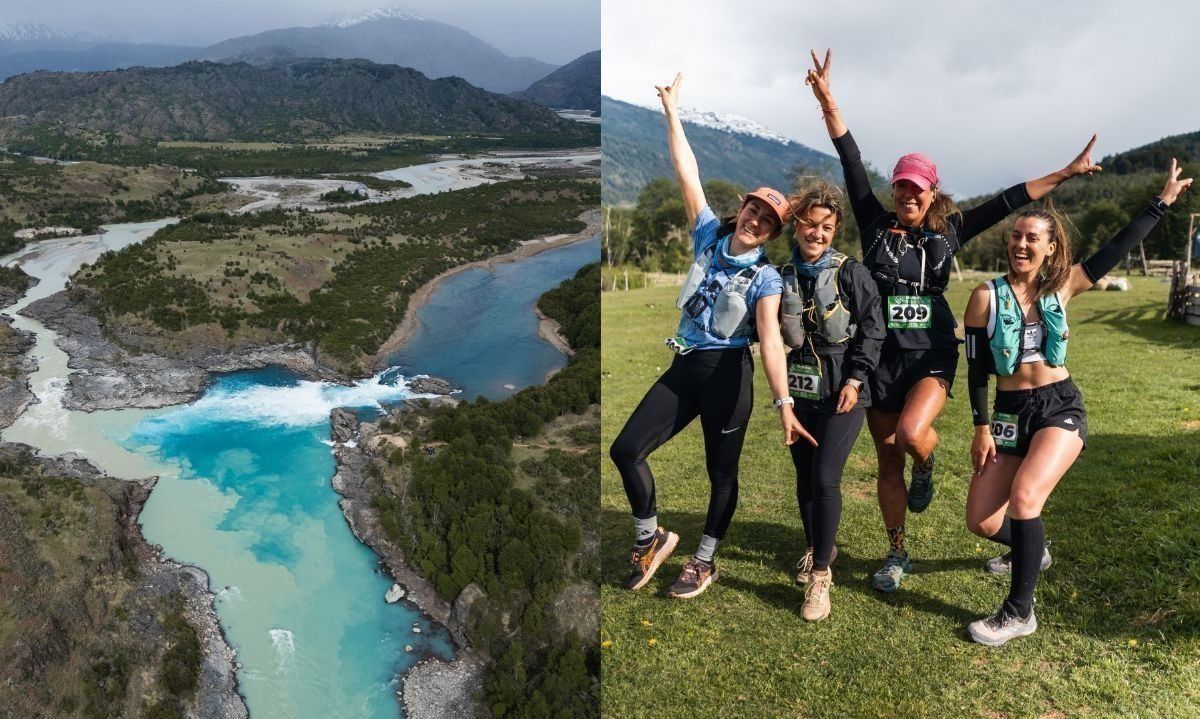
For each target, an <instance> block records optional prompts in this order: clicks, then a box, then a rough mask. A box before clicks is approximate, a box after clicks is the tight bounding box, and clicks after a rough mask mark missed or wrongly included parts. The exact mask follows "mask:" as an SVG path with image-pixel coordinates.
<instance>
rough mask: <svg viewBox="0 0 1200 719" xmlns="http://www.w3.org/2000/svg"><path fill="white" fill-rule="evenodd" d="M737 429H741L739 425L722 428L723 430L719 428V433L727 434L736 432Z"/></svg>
mask: <svg viewBox="0 0 1200 719" xmlns="http://www.w3.org/2000/svg"><path fill="white" fill-rule="evenodd" d="M739 429H741V427H734V428H733V429H723V430H721V434H729V433H731V432H736V431H738V430H739Z"/></svg>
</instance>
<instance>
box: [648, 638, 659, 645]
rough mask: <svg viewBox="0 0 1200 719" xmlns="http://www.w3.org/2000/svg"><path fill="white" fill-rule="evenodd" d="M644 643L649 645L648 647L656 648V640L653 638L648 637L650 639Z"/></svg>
mask: <svg viewBox="0 0 1200 719" xmlns="http://www.w3.org/2000/svg"><path fill="white" fill-rule="evenodd" d="M646 643H647V644H649V645H650V646H652V647H657V646H658V640H657V639H655V638H654V637H650V639H648V640H647V641H646Z"/></svg>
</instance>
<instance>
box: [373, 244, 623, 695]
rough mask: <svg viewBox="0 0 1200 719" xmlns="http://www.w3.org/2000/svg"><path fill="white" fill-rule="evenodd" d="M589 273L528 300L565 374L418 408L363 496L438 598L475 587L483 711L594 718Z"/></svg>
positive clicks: (595, 450)
mask: <svg viewBox="0 0 1200 719" xmlns="http://www.w3.org/2000/svg"><path fill="white" fill-rule="evenodd" d="M598 270H599V266H598V265H595V264H593V265H589V266H587V267H584V268H582V269H580V270H579V272H578V273H576V275H575V277H574V278H573V279H572V280H568V281H567V282H565V283H563V285H562V286H560V287H559V288H558V289H556V290H553V291H551V292H549V293H547V294H545V295H543V297H542V299H541V301H539V307H540V308H541V309H542V311H543V312H544V313H546V314H547V315H548V316H550V317H552V318H553V319H555V320H557V321H558V322H560V323H561V324H562V326H563V327H564V328H566V329H567V337H568V339H569V340H570V343H571V346H572V348H573V349H574V350H575V356H574V357H573V358H572V359H571V360H570V361H569V362H568V364H567V366H566V367H565V368H564V369H563V370H562V371H560V372H558V373H557V374H555V375H554V377H553V378H551V379H550V381H549V382H548V383H547V384H546V385H545V386H541V387H530V388H528V389H525V390H522V391H521V392H519V393H517V394H516V395H515V396H513V397H511V398H509V399H507V400H505V401H503V402H494V403H493V402H488V401H486V400H483V399H480V400H477V401H476V402H473V403H469V404H463V405H459V406H458V407H455V408H442V409H439V410H431V411H432V412H433V415H432V422H431V423H428V424H422V425H421V426H422V427H424V428H423V429H420V430H418V434H417V435H416V436H415V437H414V440H415V441H413V442H412V443H411V444H410V445H409V449H408V450H407V451H405V450H397V451H396V452H395V453H394V454H393V455H392V456H391V460H390V462H389V463H388V465H387V468H386V469H385V470H384V472H383V474H384V485H385V487H388V488H389V489H388V493H386V494H384V495H383V496H381V497H380V498H379V499H378V501H377V502H376V506H377V507H378V508H379V510H380V512H381V515H382V521H383V525H384V527H385V528H386V529H387V531H388V534H389V537H390V538H391V539H392V541H394V542H395V543H397V544H398V545H399V546H401V547H402V548H403V549H404V551H405V555H406V557H408V558H409V559H410V560H411V562H412V563H413V565H414V566H415V567H416V568H417V569H418V570H419V571H420V572H421V574H422V575H423V576H425V577H426V578H428V579H429V580H430V581H432V582H433V583H434V585H435V586H436V587H437V590H438V592H439V593H440V594H441V595H442V596H443V597H444V598H445V599H446V600H447V601H454V600H455V599H456V598H459V597H460V594H465V593H464V591H463V590H464V589H466V588H468V586H470V587H473V588H474V589H473V590H471V592H470V593H472V594H475V595H476V598H475V599H474V600H473V601H472V603H471V612H470V622H469V626H468V630H469V632H468V633H469V637H470V640H471V644H472V646H473V647H474V648H476V649H477V650H478V651H480V652H482V653H484V654H485V655H486V656H488V657H490V658H491V660H492V661H491V663H490V666H489V668H488V673H487V678H486V681H485V704H486V706H488V708H489V709H490V710H491V712H492V715H493V716H496V717H550V716H564V717H566V716H570V717H589V716H596V714H597V711H598V674H599V656H598V651H599V649H598V640H599V637H598V636H597V634H596V633H595V626H596V624H595V620H596V613H597V612H598V604H597V601H596V597H595V594H594V592H595V584H596V581H597V566H598V565H597V557H596V551H597V541H596V536H597V535H596V532H597V530H598V527H597V524H596V522H597V519H598V518H597V516H596V512H595V507H596V506H597V503H598V501H599V500H598V494H597V493H598V486H599V485H598V476H597V468H598V466H599V447H598V445H599V428H598V426H597V424H596V422H597V418H596V413H595V411H594V409H592V407H593V406H594V405H595V404H596V403H598V402H599V401H600V363H599V342H600V333H599V328H600V304H599V271H598ZM585 413H586V414H587V416H586V417H585V416H584V415H585ZM430 443H436V444H438V445H439V447H438V449H437V452H436V454H434V456H432V457H429V456H427V455H426V454H425V452H423V451H422V447H423V446H424V445H428V444H430ZM441 443H445V444H444V445H441ZM537 447H542V448H543V449H541V450H536V451H534V449H533V448H537ZM518 450H520V452H521V454H520V455H519V456H521V457H523V458H524V459H522V461H520V463H518V462H516V461H515V460H514V456H516V454H517V452H518ZM587 588H590V591H589V589H587ZM573 589H574V590H576V591H572V590H573ZM577 592H582V596H583V597H584V599H582V600H581V601H579V602H571V601H570V599H569V598H570V597H572V596H575V595H576V593H577ZM479 593H481V595H480V594H479ZM580 615H582V616H580ZM581 628H582V629H581Z"/></svg>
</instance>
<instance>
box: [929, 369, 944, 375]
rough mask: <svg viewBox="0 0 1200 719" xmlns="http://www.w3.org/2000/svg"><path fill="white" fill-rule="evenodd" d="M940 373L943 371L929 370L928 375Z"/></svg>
mask: <svg viewBox="0 0 1200 719" xmlns="http://www.w3.org/2000/svg"><path fill="white" fill-rule="evenodd" d="M942 372H945V370H940V369H931V370H929V374H941V373H942Z"/></svg>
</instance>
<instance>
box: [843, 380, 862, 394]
mask: <svg viewBox="0 0 1200 719" xmlns="http://www.w3.org/2000/svg"><path fill="white" fill-rule="evenodd" d="M846 386H848V387H853V388H854V391H855V392H858V393H859V394H862V388H863V383H862V380H861V379H848V380H846Z"/></svg>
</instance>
